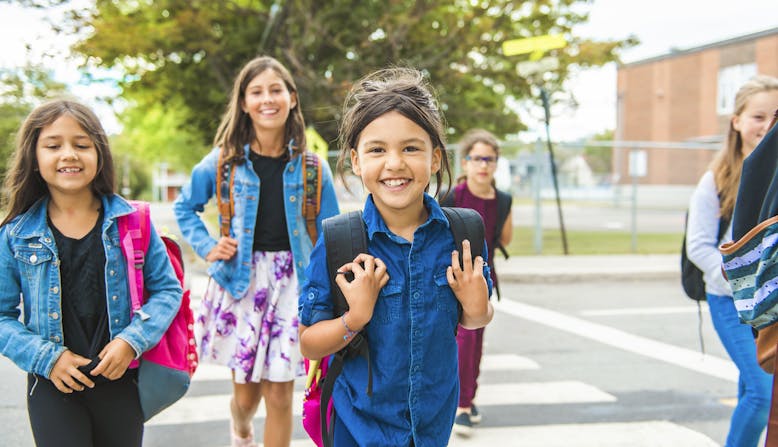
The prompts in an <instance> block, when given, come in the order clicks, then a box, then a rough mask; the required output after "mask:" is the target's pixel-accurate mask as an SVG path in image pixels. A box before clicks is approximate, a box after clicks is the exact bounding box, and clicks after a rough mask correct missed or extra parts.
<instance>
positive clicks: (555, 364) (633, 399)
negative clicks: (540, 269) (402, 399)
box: [0, 278, 737, 447]
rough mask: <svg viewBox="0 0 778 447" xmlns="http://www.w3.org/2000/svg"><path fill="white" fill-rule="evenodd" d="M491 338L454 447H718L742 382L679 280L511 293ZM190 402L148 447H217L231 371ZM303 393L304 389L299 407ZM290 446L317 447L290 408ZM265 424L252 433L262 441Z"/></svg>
mask: <svg viewBox="0 0 778 447" xmlns="http://www.w3.org/2000/svg"><path fill="white" fill-rule="evenodd" d="M503 293H504V295H505V298H504V299H503V300H502V301H501V302H500V303H498V305H497V312H496V316H495V319H494V321H493V322H492V323H491V324H490V325H489V327H488V328H487V331H486V339H485V352H484V362H483V364H482V370H483V371H482V375H481V381H480V388H479V392H478V396H477V398H476V401H477V402H478V404H479V406H480V408H481V411H482V413H483V415H484V419H483V422H482V423H481V424H480V426H478V427H477V429H476V430H475V432H474V434H473V435H472V437H471V438H469V439H463V438H459V437H456V436H455V437H453V438H452V442H451V444H450V445H452V446H473V447H478V446H487V445H489V446H491V447H493V446H495V445H500V446H503V445H506V446H513V445H516V446H519V445H521V446H544V447H547V446H557V445H558V446H563V445H564V446H592V447H594V446H598V447H600V446H664V445H667V446H676V445H683V446H716V445H721V444H723V442H724V439H725V437H726V432H727V429H728V425H729V415H730V414H731V412H732V408H733V404H734V398H735V396H736V392H737V385H736V372H735V370H734V366H733V365H732V364H731V362H729V361H728V360H727V358H726V354H725V353H724V351H723V348H722V347H721V344H720V343H719V341H718V339H717V337H716V334H715V332H714V331H713V329H712V327H711V324H710V319H709V316H708V315H707V312H705V313H704V314H703V318H704V320H703V337H704V342H705V347H706V352H707V353H708V356H702V355H701V354H700V346H699V339H698V335H697V314H696V306H694V304H693V303H692V302H691V301H690V300H688V299H687V298H685V297H684V296H683V295H682V292H681V290H680V288H679V287H678V283H677V280H676V279H669V278H668V279H662V280H652V281H624V280H616V281H589V280H584V281H577V282H570V283H548V282H543V283H506V284H504V285H503ZM0 377H2V380H0V426H2V427H4V430H2V431H0V445H3V446H28V445H32V442H31V436H30V433H29V428H28V422H27V417H26V409H25V398H24V374H23V373H21V372H20V371H19V370H18V369H17V368H16V367H15V366H14V365H13V364H11V363H10V362H9V361H8V360H7V359H5V358H2V360H0ZM195 378H196V380H195V381H194V383H193V385H192V387H191V389H190V392H189V393H188V395H187V396H186V397H185V398H184V399H183V400H182V401H180V402H179V403H177V404H176V405H175V406H174V407H172V408H171V409H169V410H167V411H166V412H164V413H162V414H161V415H160V416H158V417H157V418H156V419H155V420H153V421H152V422H151V423H150V424H149V425H147V428H146V442H145V443H144V445H145V446H147V447H162V446H165V447H167V446H179V445H181V446H183V445H186V446H191V447H206V446H207V447H214V446H215V447H222V446H226V445H228V444H229V441H228V431H227V429H228V417H229V416H228V414H229V413H228V409H227V402H228V401H229V393H230V390H231V385H230V381H229V374H228V372H227V371H225V370H223V369H221V368H218V367H208V366H206V367H203V368H201V369H200V370H198V373H197V375H196V376H195ZM301 390H302V386H301V385H300V384H298V386H297V388H296V391H297V392H298V393H297V394H296V399H299V398H300V394H299V392H300V391H301ZM295 407H296V409H295V413H296V416H295V431H294V435H293V437H294V442H293V445H294V446H312V445H313V444H311V443H310V442H309V441H308V440H307V438H306V435H305V433H304V432H303V431H302V428H301V426H300V419H299V408H298V407H299V405H298V404H296V405H295ZM262 414H263V413H262V412H260V414H259V415H258V416H257V418H256V419H255V429H256V431H257V433H258V434H260V433H261V432H262V421H263V419H262Z"/></svg>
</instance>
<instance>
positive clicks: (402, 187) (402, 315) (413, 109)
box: [300, 68, 493, 447]
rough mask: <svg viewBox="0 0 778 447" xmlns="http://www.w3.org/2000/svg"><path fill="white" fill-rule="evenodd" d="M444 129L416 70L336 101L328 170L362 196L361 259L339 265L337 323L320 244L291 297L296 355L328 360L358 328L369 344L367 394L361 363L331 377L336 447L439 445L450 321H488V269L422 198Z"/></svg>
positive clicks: (452, 351)
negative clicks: (295, 310)
mask: <svg viewBox="0 0 778 447" xmlns="http://www.w3.org/2000/svg"><path fill="white" fill-rule="evenodd" d="M443 128H444V127H443V120H442V116H441V115H440V112H439V108H438V105H437V103H436V101H435V99H434V98H433V96H432V94H431V93H430V91H429V88H428V87H427V85H426V83H425V81H424V78H423V77H422V75H421V74H420V73H419V72H418V71H416V70H412V69H401V68H397V69H387V70H382V71H379V72H376V73H374V74H372V75H369V76H367V77H366V78H364V79H362V80H360V81H359V82H357V83H356V84H355V86H354V88H353V89H352V91H351V92H350V94H349V96H348V98H347V101H346V109H345V113H344V117H343V121H342V123H341V129H340V139H341V148H340V157H339V163H338V165H339V167H340V172H341V175H345V167H344V166H345V162H346V161H347V160H348V161H350V164H351V170H352V172H353V173H354V174H355V175H357V176H358V177H360V179H361V180H362V184H363V185H364V188H365V189H367V191H368V192H369V193H370V194H369V195H368V197H367V200H366V202H365V206H364V210H363V212H362V219H363V221H364V223H365V227H366V229H367V237H368V253H361V254H359V255H358V256H357V257H356V258H355V259H354V260H353V262H350V263H347V264H345V265H343V266H341V267H340V269H339V271H340V272H352V273H353V274H354V280H353V281H351V282H349V281H347V280H346V278H345V276H344V275H337V285H338V287H340V288H341V290H342V291H343V294H344V295H345V298H346V301H347V302H348V304H349V308H350V310H349V311H348V312H346V313H345V314H344V315H343V317H342V318H333V312H332V299H331V290H330V281H329V278H328V276H327V259H326V250H325V247H324V244H323V243H322V239H319V242H318V243H317V244H316V247H315V248H314V250H313V253H312V254H311V263H310V264H309V266H308V270H307V271H306V273H307V278H308V281H307V282H306V283H305V285H304V286H303V289H302V293H301V295H300V344H301V349H302V351H303V355H305V356H306V357H308V358H312V359H318V358H322V357H324V356H326V355H329V354H332V353H334V352H336V351H338V350H340V349H341V348H343V347H344V346H345V345H346V344H347V343H348V342H349V341H350V340H351V338H353V336H354V335H355V334H356V333H358V332H360V331H362V332H364V333H365V334H366V338H367V339H368V340H369V346H370V365H369V366H370V368H371V369H372V377H373V383H372V390H373V393H372V396H368V395H367V394H365V389H366V384H367V379H368V365H366V364H365V359H364V358H362V357H356V358H353V359H350V360H346V361H345V363H344V366H343V371H342V373H341V374H340V375H339V376H338V378H337V381H336V382H335V387H334V390H333V394H332V401H333V405H334V409H335V416H334V418H335V423H334V445H336V446H338V447H341V446H356V445H360V446H363V445H391V446H411V445H413V446H441V445H446V444H447V442H448V439H449V436H450V433H451V427H452V424H453V422H454V415H455V412H456V407H457V397H458V395H459V381H458V378H457V374H456V370H457V344H456V338H455V335H454V334H455V330H456V327H457V324H458V323H459V324H462V326H464V327H468V328H479V327H483V326H484V325H486V324H487V323H489V321H490V320H491V318H492V315H493V309H492V306H491V304H490V303H489V300H488V296H489V289H490V287H491V280H490V279H489V268H488V267H487V266H486V264H485V262H484V260H483V259H482V258H481V257H480V256H478V257H476V258H475V259H473V258H472V255H471V252H470V243H469V242H468V241H464V243H463V246H462V247H455V246H454V239H453V236H452V233H451V231H450V230H449V223H448V220H447V219H446V217H445V215H444V214H443V211H442V210H441V209H440V206H439V205H438V204H437V202H436V201H435V200H434V199H433V197H432V196H430V195H429V194H427V190H428V188H429V186H430V180H431V178H432V176H433V175H434V176H435V177H436V180H437V184H438V185H440V184H441V183H442V179H443V173H442V172H441V171H444V172H446V173H448V172H449V167H448V160H447V158H446V153H445V144H444V140H443V135H444V132H443ZM481 243H483V242H481ZM459 250H461V251H462V254H463V261H464V263H463V264H464V265H463V267H460V264H459V258H458V256H459V255H458V253H459ZM483 252H484V253H485V252H486V250H485V249H484V251H483ZM458 304H461V306H462V313H461V317H460V316H459V313H458V310H457V307H458V306H457V305H458Z"/></svg>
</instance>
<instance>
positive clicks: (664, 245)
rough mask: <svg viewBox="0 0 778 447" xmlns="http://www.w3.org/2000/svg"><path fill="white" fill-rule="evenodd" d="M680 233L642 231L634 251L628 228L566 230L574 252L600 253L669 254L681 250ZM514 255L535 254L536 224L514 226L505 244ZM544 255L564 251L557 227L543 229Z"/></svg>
mask: <svg viewBox="0 0 778 447" xmlns="http://www.w3.org/2000/svg"><path fill="white" fill-rule="evenodd" d="M682 239H683V234H681V233H639V234H638V235H637V250H636V251H634V252H633V251H632V233H630V232H628V231H570V230H568V231H567V248H568V253H569V254H571V255H600V254H632V253H639V254H670V253H678V252H679V251H680V250H681V240H682ZM506 248H507V250H508V253H509V254H511V255H515V256H527V255H534V254H536V253H535V233H534V228H530V227H514V228H513V240H512V241H511V243H510V245H508V247H506ZM540 254H543V255H561V254H563V250H562V233H561V232H560V231H559V230H558V229H546V230H543V246H542V249H541V253H540Z"/></svg>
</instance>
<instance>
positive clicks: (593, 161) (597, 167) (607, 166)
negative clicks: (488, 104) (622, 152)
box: [584, 130, 613, 175]
mask: <svg viewBox="0 0 778 447" xmlns="http://www.w3.org/2000/svg"><path fill="white" fill-rule="evenodd" d="M591 141H607V142H612V141H613V130H605V131H603V132H600V133H598V134H597V135H594V136H593V137H592V138H591ZM584 157H586V161H587V163H589V167H591V168H592V171H594V172H595V173H596V174H599V175H602V174H608V173H610V172H611V169H612V168H613V166H612V164H611V160H612V158H613V148H610V147H600V146H586V147H584Z"/></svg>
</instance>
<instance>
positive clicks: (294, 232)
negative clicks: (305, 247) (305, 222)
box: [292, 230, 300, 236]
mask: <svg viewBox="0 0 778 447" xmlns="http://www.w3.org/2000/svg"><path fill="white" fill-rule="evenodd" d="M299 233H300V232H299V231H297V230H294V231H292V235H294V236H297V235H298V234H299Z"/></svg>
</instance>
